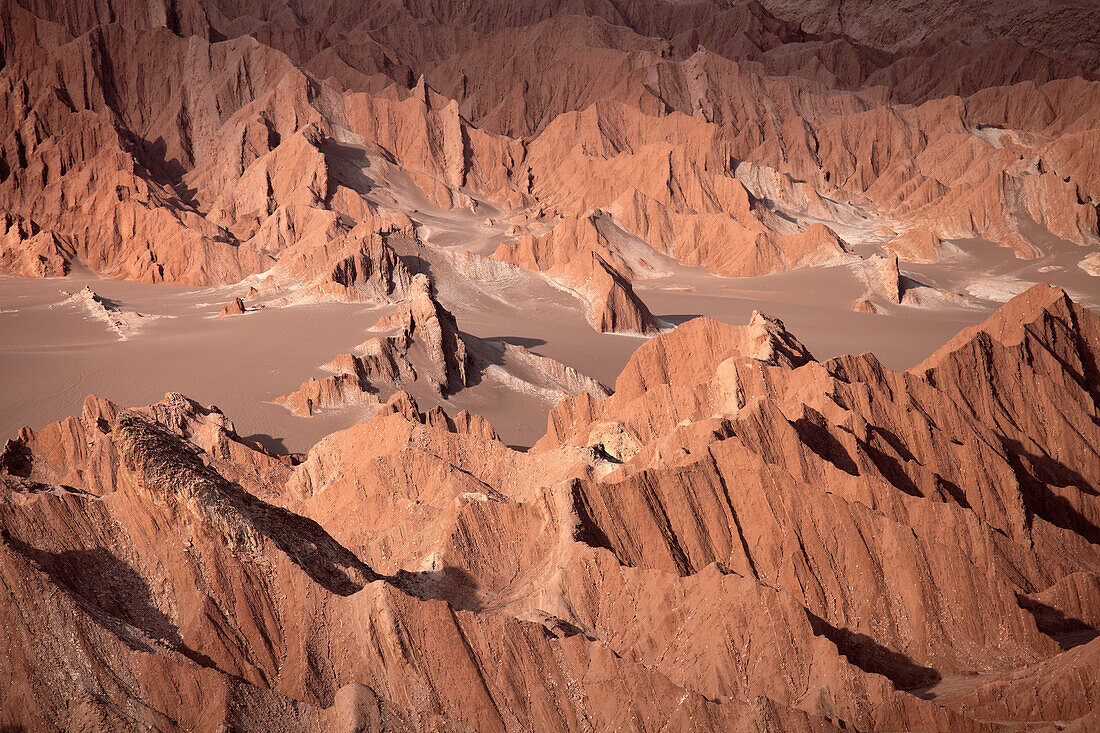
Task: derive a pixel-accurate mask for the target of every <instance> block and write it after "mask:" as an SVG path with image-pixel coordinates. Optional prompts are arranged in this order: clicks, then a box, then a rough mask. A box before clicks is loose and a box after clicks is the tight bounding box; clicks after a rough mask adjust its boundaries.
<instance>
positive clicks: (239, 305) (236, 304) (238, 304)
mask: <svg viewBox="0 0 1100 733" xmlns="http://www.w3.org/2000/svg"><path fill="white" fill-rule="evenodd" d="M244 312H245V307H244V301H243V300H241V299H240V298H234V299H233V300H232V301H231V302H229V303H227V304H226V305H224V306H223V307H222V310H221V313H219V314H218V318H225V317H226V316H239V315H240V314H242V313H244Z"/></svg>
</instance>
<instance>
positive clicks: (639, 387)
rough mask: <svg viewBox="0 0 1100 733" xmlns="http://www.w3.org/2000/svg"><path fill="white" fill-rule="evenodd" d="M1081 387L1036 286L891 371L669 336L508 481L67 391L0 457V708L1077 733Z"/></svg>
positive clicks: (1083, 658) (430, 448)
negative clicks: (54, 410)
mask: <svg viewBox="0 0 1100 733" xmlns="http://www.w3.org/2000/svg"><path fill="white" fill-rule="evenodd" d="M1098 361H1100V318H1098V317H1097V316H1096V315H1094V314H1092V313H1090V312H1089V311H1087V310H1085V309H1083V308H1081V307H1080V306H1078V305H1077V304H1076V303H1074V302H1073V301H1072V300H1070V299H1069V298H1068V296H1066V294H1065V293H1064V292H1062V291H1060V290H1058V289H1055V288H1049V287H1045V286H1038V287H1036V288H1033V289H1031V290H1029V291H1028V292H1027V293H1025V294H1023V295H1021V296H1019V297H1017V298H1016V299H1014V300H1013V301H1012V302H1010V303H1009V304H1007V305H1006V306H1004V307H1003V308H1002V309H1001V310H1000V311H998V312H997V313H996V314H995V315H994V316H993V317H991V318H990V319H989V320H987V321H986V322H984V323H983V324H981V325H980V326H977V327H975V328H973V329H968V330H967V331H964V332H962V333H960V334H959V335H958V336H957V337H956V338H954V339H953V340H952V341H950V342H949V343H948V344H946V345H945V346H944V347H943V348H942V349H940V350H939V351H937V352H936V353H935V354H933V355H932V356H930V357H929V358H928V359H927V360H926V361H925V362H923V363H922V364H920V365H918V366H917V367H915V368H914V369H912V370H910V371H908V372H904V373H902V372H893V371H890V370H888V369H885V368H884V367H882V365H881V364H879V363H878V361H877V360H876V359H875V357H874V356H873V355H870V354H865V355H862V356H845V357H840V358H836V359H830V360H828V361H825V362H818V361H815V360H814V359H813V357H812V356H811V354H810V353H809V352H808V351H807V350H806V348H805V347H804V346H803V345H802V344H801V342H800V341H799V340H798V339H797V338H795V337H794V336H793V335H791V334H790V333H789V332H787V330H786V329H785V327H784V326H783V324H782V323H781V322H779V321H778V320H776V319H774V318H770V317H768V316H765V315H762V314H759V313H757V314H754V315H753V317H752V319H751V322H750V323H749V324H748V325H747V326H741V327H737V326H729V325H726V324H722V323H719V322H716V321H712V320H709V319H696V320H693V321H690V322H688V323H686V324H684V325H683V326H680V327H679V328H677V329H676V330H674V331H672V332H670V333H667V334H664V335H661V336H658V337H657V338H655V339H653V340H652V341H650V342H648V343H647V344H646V345H644V346H643V347H642V348H640V349H639V350H638V352H637V353H636V354H635V356H634V357H633V358H632V359H631V361H630V363H629V364H628V365H627V367H626V369H624V371H623V373H622V374H621V376H620V377H619V379H618V380H617V382H616V389H615V392H614V394H612V395H611V396H609V397H593V396H591V395H589V394H587V393H584V394H581V395H579V396H577V397H573V398H569V399H567V400H565V401H564V402H563V403H562V404H561V405H560V406H559V407H558V408H557V409H556V410H555V411H554V412H553V413H552V415H551V418H550V420H549V425H548V432H547V434H546V436H545V438H544V439H543V440H542V441H541V442H540V443H539V445H538V446H537V447H536V449H535V450H533V451H531V452H528V453H521V452H516V451H513V450H511V449H509V448H507V447H506V446H504V445H503V444H502V443H500V442H499V440H497V439H496V436H495V433H494V432H493V430H492V428H491V426H489V425H488V424H487V423H485V422H484V421H483V420H481V419H479V418H476V417H474V416H471V415H469V414H468V413H463V414H461V415H458V416H455V417H452V416H450V415H448V414H446V413H445V412H443V411H442V410H439V409H438V408H435V409H433V410H430V411H428V412H422V411H421V410H420V409H419V408H418V406H417V405H416V403H415V401H413V400H412V399H411V398H410V397H409V396H408V395H407V394H405V393H403V392H398V393H396V394H395V395H394V396H393V397H392V398H391V399H390V400H388V402H387V403H386V404H385V405H382V406H381V407H380V408H379V409H378V411H377V414H376V415H375V417H374V418H373V419H371V420H370V421H368V422H364V423H361V424H359V425H357V426H355V427H353V428H351V429H349V430H346V431H342V432H338V433H334V434H332V435H330V436H328V437H327V438H325V439H323V440H322V441H320V442H319V443H318V444H317V445H316V446H315V447H314V448H313V449H311V450H310V451H309V453H308V454H307V455H305V456H298V457H292V458H288V459H279V458H276V457H275V456H272V455H270V454H268V453H267V452H265V451H264V450H263V449H262V448H260V447H259V446H257V445H255V444H251V443H249V442H248V441H245V440H244V439H242V438H241V437H240V436H238V435H237V434H236V432H235V431H234V429H233V426H232V423H230V422H229V421H228V420H227V419H226V418H225V416H223V415H221V414H220V412H218V411H217V409H216V408H204V407H202V406H200V405H198V404H196V403H194V402H192V401H190V400H187V399H186V398H184V397H182V396H179V395H168V397H167V398H166V400H165V401H164V402H161V403H158V404H156V405H152V406H150V407H147V408H140V409H136V410H134V409H123V408H120V407H118V406H115V405H113V404H111V403H109V402H107V401H105V400H102V399H99V398H95V397H90V398H88V400H87V401H86V403H85V406H84V409H83V412H82V414H81V415H80V416H79V417H74V418H69V419H67V420H64V421H62V422H60V423H57V424H55V425H51V426H47V427H45V428H43V429H42V430H39V431H34V430H31V429H29V428H27V429H25V430H24V431H23V432H22V433H21V434H20V435H19V436H18V438H17V439H15V440H12V441H9V442H8V444H7V445H6V446H5V447H4V449H3V451H2V453H0V469H2V473H0V487H2V489H0V490H2V491H3V492H4V496H5V500H4V501H3V502H2V503H0V523H2V525H3V531H2V537H3V540H2V543H0V572H2V574H3V575H2V576H3V577H4V579H5V581H4V582H5V586H6V587H7V588H8V592H7V593H6V594H4V596H3V598H2V599H0V614H2V615H3V618H4V627H5V629H7V630H8V632H7V635H6V642H5V644H6V647H5V651H6V653H5V654H4V655H2V656H0V665H3V666H4V669H3V674H4V678H5V679H8V680H11V681H12V682H11V684H10V685H9V687H8V688H7V689H6V692H5V695H4V698H3V702H2V705H0V715H2V716H3V721H4V724H5V725H9V724H12V725H14V724H19V725H24V726H29V727H66V728H70V727H73V726H76V725H83V724H89V725H90V724H95V725H97V726H100V727H108V728H118V727H124V726H126V725H131V724H133V723H134V722H135V721H137V722H138V723H140V724H142V725H147V726H151V727H157V728H170V729H175V728H185V727H210V726H214V727H216V726H218V725H225V726H229V727H244V728H253V727H257V726H260V727H263V726H269V725H272V724H277V725H278V726H279V727H281V728H284V729H290V730H299V729H300V730H313V729H327V728H331V727H346V726H353V727H354V726H360V727H366V728H368V729H379V728H385V727H390V728H396V729H402V730H412V729H420V728H423V727H425V726H429V727H436V728H439V729H443V730H452V729H460V728H462V727H463V726H467V727H475V728H478V729H493V730H497V729H499V730H508V729H512V728H544V729H545V728H551V729H565V730H572V729H577V730H580V729H597V730H608V729H614V728H617V727H620V726H623V725H627V724H628V721H632V722H629V725H631V726H635V725H638V726H650V725H667V724H668V722H669V721H673V724H674V725H677V726H683V727H687V728H693V727H701V728H704V729H743V728H763V727H767V726H777V727H778V728H780V729H783V730H806V731H810V730H814V731H824V730H841V729H847V730H850V729H861V730H880V729H892V730H898V729H904V730H927V729H938V730H942V729H951V730H973V731H979V730H989V729H990V725H991V724H990V723H988V722H987V721H990V720H994V721H998V723H996V724H992V725H993V727H994V728H996V727H998V726H1001V725H1007V726H1014V725H1023V724H1028V725H1038V724H1046V725H1048V726H1049V725H1054V724H1056V723H1057V724H1059V725H1063V724H1064V723H1065V721H1071V720H1075V719H1076V720H1077V721H1078V722H1077V723H1076V725H1077V726H1078V727H1079V728H1081V729H1087V728H1088V726H1089V725H1091V723H1090V721H1091V720H1092V718H1090V717H1089V716H1093V715H1094V714H1093V712H1092V711H1093V703H1094V701H1095V674H1094V672H1095V670H1096V665H1097V661H1096V660H1097V655H1098V654H1100V646H1098V644H1100V639H1098V638H1097V633H1098V632H1097V629H1096V627H1097V623H1100V606H1098V605H1097V604H1100V580H1098V579H1097V567H1098V562H1100V555H1098V553H1097V549H1096V548H1097V542H1098V541H1100V537H1098V536H1097V533H1096V526H1097V523H1098V522H1100V504H1098V503H1097V500H1096V487H1097V486H1100V454H1098V453H1097V446H1098V445H1100V428H1098V427H1097V424H1096V423H1095V421H1094V419H1093V418H1094V417H1095V415H1096V413H1097V410H1098V407H1100V393H1098V391H1097V385H1098V384H1100V373H1098V372H1097V363H1098ZM44 620H48V621H45V622H44ZM73 638H78V639H80V640H81V643H80V644H79V645H76V646H73V645H71V644H70V643H69V642H70V640H71V639H73ZM62 645H64V648H65V649H66V652H65V653H58V651H57V650H59V649H61V648H63V647H62ZM761 650H763V651H761ZM963 679H965V680H966V684H958V681H959V680H963ZM1037 690H1039V691H1041V693H1040V694H1038V695H1037V694H1036V691H1037ZM32 700H33V701H34V704H33V705H32V704H30V701H32ZM536 701H539V702H538V703H537V704H536ZM265 721H266V722H265ZM272 721H276V722H275V723H272Z"/></svg>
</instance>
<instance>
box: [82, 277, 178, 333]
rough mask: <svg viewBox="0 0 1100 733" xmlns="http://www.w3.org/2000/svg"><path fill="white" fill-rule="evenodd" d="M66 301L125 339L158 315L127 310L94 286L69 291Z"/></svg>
mask: <svg viewBox="0 0 1100 733" xmlns="http://www.w3.org/2000/svg"><path fill="white" fill-rule="evenodd" d="M61 292H62V293H64V294H65V295H67V296H68V297H67V298H66V301H67V302H69V303H72V304H74V305H76V306H77V307H79V308H81V309H83V310H84V311H85V312H86V313H87V314H88V315H90V316H91V317H92V318H95V319H96V320H99V321H102V322H103V323H105V324H106V325H107V327H108V328H109V329H110V330H111V331H113V332H114V333H115V335H116V336H118V338H119V340H122V341H125V340H126V339H127V338H128V337H129V336H131V335H132V334H133V333H134V332H135V331H137V330H138V329H139V328H141V327H142V326H143V325H145V324H146V323H148V322H149V321H150V320H153V319H155V318H157V317H158V316H151V315H144V314H141V313H138V312H136V311H127V310H124V309H123V308H122V306H121V305H120V304H118V303H116V302H115V301H113V300H110V299H108V298H103V297H101V296H100V295H99V294H98V293H96V291H94V290H92V286H90V285H85V286H84V288H83V289H82V290H80V292H77V293H67V292H65V291H64V290H63V291H61Z"/></svg>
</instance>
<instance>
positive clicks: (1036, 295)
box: [910, 283, 1100, 373]
mask: <svg viewBox="0 0 1100 733" xmlns="http://www.w3.org/2000/svg"><path fill="white" fill-rule="evenodd" d="M1046 314H1050V315H1053V316H1054V317H1056V318H1058V319H1059V320H1063V321H1064V322H1065V323H1066V324H1067V325H1068V326H1069V327H1070V328H1073V329H1075V330H1077V332H1078V334H1079V335H1084V334H1083V332H1084V331H1085V329H1091V330H1093V331H1095V332H1096V333H1098V334H1100V318H1098V317H1097V316H1095V315H1094V314H1092V313H1091V312H1090V311H1088V310H1087V309H1085V308H1082V307H1081V306H1079V305H1078V304H1077V303H1076V302H1074V301H1073V299H1072V298H1070V297H1069V295H1068V294H1067V293H1066V291H1065V290H1063V289H1062V288H1060V287H1057V286H1054V285H1047V284H1043V283H1040V284H1038V285H1034V286H1032V287H1030V288H1028V289H1027V290H1025V291H1024V292H1022V293H1020V294H1019V295H1017V296H1016V297H1015V298H1013V299H1012V300H1010V301H1008V302H1007V303H1005V304H1004V305H1003V306H1001V307H1000V308H998V309H997V310H996V311H995V312H994V313H993V315H991V316H990V317H989V318H987V319H986V320H984V321H982V322H981V323H979V324H978V325H976V326H971V327H970V328H966V329H963V330H962V331H959V332H958V333H957V334H955V337H954V338H952V339H951V340H950V341H948V342H947V343H946V344H944V345H943V346H942V347H940V348H939V349H938V350H937V351H936V352H935V353H934V354H932V355H931V356H929V357H928V358H927V359H925V360H924V361H922V362H921V363H920V364H918V365H916V366H915V367H913V368H912V369H911V370H910V371H911V372H914V373H917V372H921V371H924V370H926V369H930V368H932V367H934V366H936V365H937V364H939V363H940V362H941V361H943V359H944V358H946V357H947V356H948V355H950V354H951V353H953V352H955V351H957V350H958V349H960V348H961V347H963V346H964V345H966V344H967V343H969V342H970V341H972V340H973V339H974V338H975V337H976V336H978V335H979V334H980V333H984V334H986V335H987V336H988V337H989V338H992V339H993V340H994V341H999V342H1000V343H1002V344H1004V345H1005V346H1014V345H1016V344H1018V343H1020V341H1022V340H1023V338H1024V335H1025V333H1027V332H1028V331H1032V330H1033V331H1034V334H1033V335H1035V336H1037V337H1039V338H1043V336H1042V335H1041V334H1042V332H1043V329H1029V328H1028V326H1031V325H1033V324H1035V323H1037V322H1038V321H1040V320H1041V319H1042V318H1043V316H1044V315H1046Z"/></svg>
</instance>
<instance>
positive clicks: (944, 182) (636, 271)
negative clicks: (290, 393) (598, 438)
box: [0, 0, 1100, 333]
mask: <svg viewBox="0 0 1100 733" xmlns="http://www.w3.org/2000/svg"><path fill="white" fill-rule="evenodd" d="M147 5H148V4H147V3H144V2H136V1H135V0H119V1H114V2H108V3H106V4H88V3H80V2H77V3H67V4H66V8H65V9H57V8H53V7H50V6H49V5H48V4H42V3H8V4H6V5H5V6H4V8H3V9H2V14H0V22H2V26H0V32H2V35H3V43H2V47H0V48H2V54H3V63H4V65H3V69H2V70H0V97H2V98H3V102H4V103H3V105H2V107H3V110H4V111H3V113H2V114H0V221H2V222H5V223H4V224H3V227H2V229H3V232H4V234H3V235H2V236H3V239H2V240H0V268H3V270H4V271H6V272H13V273H16V274H20V275H27V276H55V275H63V274H65V273H66V272H67V271H68V270H69V269H70V267H71V266H72V263H74V262H79V263H81V264H82V265H85V266H87V267H89V268H91V269H92V270H94V271H97V272H100V273H103V274H105V275H108V276H110V277H118V278H126V279H133V280H141V281H145V282H169V283H179V284H195V285H205V284H225V283H234V282H237V281H240V280H242V279H245V278H250V277H251V278H257V279H258V281H257V282H253V283H252V284H254V285H256V286H257V287H259V285H258V282H267V283H268V285H269V286H270V287H278V288H279V289H280V290H279V291H280V292H281V293H284V295H285V294H286V293H285V292H284V291H286V290H287V289H290V290H293V291H296V293H297V294H296V295H295V297H293V298H290V299H289V300H288V302H294V300H295V298H297V299H298V300H301V299H304V298H308V299H324V300H352V301H363V300H382V301H385V300H387V299H391V298H393V297H395V294H396V296H398V297H399V296H400V294H401V291H402V287H403V286H404V285H405V284H406V283H405V281H404V277H403V275H402V274H401V273H400V271H399V269H398V268H397V267H396V265H395V263H394V262H392V261H389V260H387V259H386V258H385V251H384V250H382V249H380V248H379V245H380V240H379V238H380V237H383V236H384V235H386V234H387V233H390V232H392V231H395V230H401V229H403V228H407V227H414V228H415V227H416V226H417V222H418V220H419V214H418V211H419V210H420V208H421V206H423V205H425V202H427V203H428V204H430V205H431V206H433V207H439V208H441V209H443V210H463V211H464V210H467V209H471V210H476V209H477V207H478V206H479V205H480V203H479V202H491V203H492V205H493V206H494V207H495V209H496V210H497V211H498V212H499V214H500V215H501V216H502V219H501V220H502V221H509V222H513V226H510V227H507V228H506V231H502V232H501V233H500V236H499V237H498V238H497V241H496V242H494V243H493V246H492V247H490V248H488V249H487V250H485V251H482V252H478V253H476V254H475V255H474V256H476V257H482V256H485V255H489V254H491V253H492V252H493V251H494V249H495V251H496V255H495V256H496V257H497V258H498V259H501V260H504V261H506V262H509V263H512V264H515V265H518V266H521V267H525V268H529V269H532V270H535V271H537V272H542V273H545V274H546V275H547V276H548V277H550V278H552V279H554V280H556V281H557V282H559V283H560V284H562V285H563V286H565V287H567V288H569V289H571V290H573V291H575V292H577V293H579V294H580V295H581V296H582V297H583V298H584V299H585V300H586V301H587V303H588V315H589V320H590V322H591V324H592V326H593V327H594V328H596V329H598V330H601V331H624V332H637V333H652V332H654V331H655V330H656V328H657V327H658V325H659V324H657V323H656V322H655V320H654V318H653V317H652V315H651V314H650V313H649V310H648V309H647V308H646V306H645V304H644V303H643V302H641V299H640V298H638V297H637V295H636V294H635V293H634V291H633V289H632V287H631V280H632V279H634V278H637V277H646V276H649V275H652V274H654V272H659V271H660V265H659V263H657V262H656V261H655V260H654V258H655V257H656V256H657V255H664V256H669V257H672V258H674V259H675V260H678V261H679V262H682V263H686V264H688V265H695V266H700V267H704V268H707V269H709V270H711V271H713V272H715V273H718V274H720V275H725V276H746V275H761V274H766V273H771V272H777V271H781V270H787V269H791V268H796V267H808V266H821V265H827V264H836V263H839V262H847V261H853V260H855V259H858V257H857V256H856V255H854V254H853V252H852V249H853V245H861V244H875V245H887V248H888V249H891V250H892V251H894V252H897V253H898V254H899V255H900V256H901V257H902V258H903V259H909V260H911V261H929V260H931V261H936V260H940V259H943V258H945V257H951V256H954V255H955V254H957V253H956V252H955V251H954V249H953V248H952V247H945V246H942V240H944V239H959V238H970V237H982V238H986V239H989V240H991V241H994V242H997V243H999V244H1001V245H1004V246H1006V247H1009V248H1011V250H1012V251H1013V252H1014V253H1015V254H1016V255H1017V256H1018V257H1022V258H1028V257H1033V256H1035V254H1036V249H1035V244H1034V241H1033V238H1032V237H1029V236H1028V234H1027V228H1028V226H1030V225H1031V224H1032V223H1034V224H1038V225H1040V226H1041V227H1044V228H1046V229H1047V230H1049V232H1051V233H1052V234H1054V235H1055V236H1057V237H1059V238H1062V239H1064V240H1067V241H1070V242H1073V243H1075V244H1078V245H1080V246H1082V247H1096V246H1097V245H1100V234H1098V229H1097V227H1098V224H1097V213H1096V211H1097V205H1098V202H1100V188H1098V186H1100V178H1098V177H1097V174H1096V171H1097V170H1098V169H1100V167H1098V166H1097V165H1096V153H1097V144H1096V143H1097V139H1098V137H1097V136H1098V134H1100V133H1098V124H1100V112H1098V110H1097V104H1096V103H1095V100H1096V98H1097V95H1098V91H1097V82H1096V81H1095V78H1096V77H1095V74H1096V72H1097V69H1096V68H1095V63H1088V59H1089V57H1088V51H1087V49H1089V48H1092V49H1093V50H1095V44H1092V45H1091V46H1090V45H1089V44H1088V43H1087V42H1083V43H1082V44H1073V43H1067V42H1065V39H1064V38H1061V37H1059V36H1058V35H1057V33H1054V32H1053V31H1051V32H1050V33H1047V32H1044V33H1040V34H1038V35H1036V34H1033V33H1024V34H1023V35H1019V34H1015V35H1013V34H1009V35H1008V37H1009V38H1011V39H1012V40H996V41H994V40H991V39H992V38H997V37H999V31H998V30H997V29H1000V28H1002V27H1003V26H1004V25H1005V23H1009V24H1010V25H1011V23H1010V21H1009V20H1008V18H1013V17H1015V18H1020V17H1023V18H1024V19H1025V20H1026V24H1025V25H1024V26H1022V27H1025V28H1038V29H1047V30H1050V29H1062V30H1063V31H1065V32H1066V33H1069V31H1070V30H1072V31H1073V33H1071V34H1070V36H1068V37H1076V35H1075V34H1084V36H1083V37H1094V36H1096V35H1100V33H1097V31H1100V27H1098V22H1100V19H1098V18H1097V16H1096V13H1095V12H1093V11H1091V10H1089V9H1087V8H1086V9H1082V8H1080V7H1077V6H1072V7H1068V8H1063V9H1061V10H1057V9H1050V8H1048V9H1045V10H1044V9H1025V10H1019V11H1018V12H1017V13H1015V14H1013V13H1008V12H1003V11H1002V12H1000V13H994V12H991V11H990V10H989V9H988V8H986V7H985V6H980V7H979V5H977V4H974V3H964V4H961V5H958V6H957V7H955V6H953V7H952V8H951V9H950V12H949V11H948V10H942V12H941V10H937V8H939V6H938V5H936V4H935V3H924V4H922V5H920V6H919V7H917V8H912V9H909V10H907V11H906V12H904V13H896V14H894V16H891V18H890V19H889V20H888V21H885V20H882V18H881V17H880V16H882V15H883V13H886V11H884V10H875V9H873V8H871V9H868V8H864V7H862V6H860V8H858V9H856V10H852V11H851V12H849V11H847V10H846V11H845V12H843V13H840V14H838V15H836V16H835V17H834V16H833V15H832V14H831V12H830V11H828V9H825V8H824V6H821V7H819V6H820V5H821V4H820V3H818V4H817V5H815V4H812V3H811V4H809V5H806V6H805V7H801V6H800V7H798V8H795V7H793V6H791V4H790V3H783V2H774V3H771V4H770V6H769V7H770V8H771V12H769V11H768V10H767V9H765V8H764V7H762V6H760V5H757V4H755V3H751V4H750V3H705V2H700V3H695V4H692V5H690V6H688V7H684V6H683V5H682V4H681V3H672V2H665V1H664V0H646V1H645V2H630V3H586V4H584V5H583V7H582V6H576V5H574V4H570V3H551V4H546V3H535V2H521V3H508V7H507V8H504V7H496V6H495V5H493V4H489V5H486V6H485V7H484V8H480V9H476V10H475V9H466V10H458V9H456V8H452V7H450V5H448V4H443V5H438V6H436V5H431V6H423V7H421V6H419V5H415V6H409V5H407V4H402V3H391V2H376V3H371V4H369V5H368V6H367V7H365V8H364V7H362V6H361V4H360V3H348V2H345V1H344V0H331V1H327V2H322V3H319V4H318V3H299V2H290V3H287V4H278V5H276V6H269V4H267V3H222V2H218V1H217V0H210V1H209V2H188V3H183V4H181V3H170V4H167V5H164V4H158V3H154V5H152V6H148V7H147ZM773 13H775V14H774V15H773ZM886 14H889V13H886ZM927 18H934V19H935V22H934V23H932V22H931V21H927ZM967 18H970V21H967V20H966V19H967ZM956 26H958V27H959V28H960V30H959V31H958V38H952V37H950V34H949V29H953V28H956ZM963 26H965V32H964V31H963V30H962V27H963ZM337 29H339V30H337ZM1090 29H1091V30H1092V31H1093V32H1092V33H1089V31H1090ZM1059 32H1061V31H1059ZM1001 35H1003V34H1001ZM1082 54H1084V55H1082ZM1093 55H1095V53H1094V54H1093ZM409 217H412V218H411V219H410V218H409ZM595 219H598V220H599V221H600V224H599V227H597V226H596V224H594V220H595ZM883 225H885V226H886V228H887V229H889V231H890V232H891V234H890V235H889V236H882V235H879V234H876V231H879V230H881V229H882V226H883ZM597 229H599V231H597ZM639 246H640V247H641V248H642V249H643V250H644V252H643V254H641V255H639V254H638V249H639ZM380 258H381V259H380ZM298 291H300V292H298Z"/></svg>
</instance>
